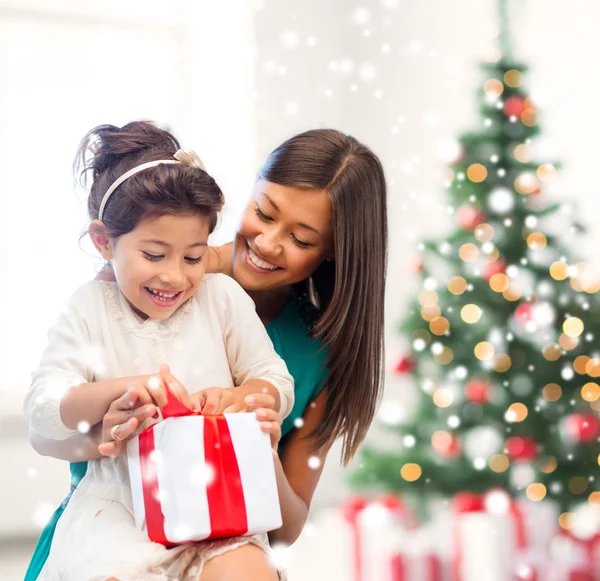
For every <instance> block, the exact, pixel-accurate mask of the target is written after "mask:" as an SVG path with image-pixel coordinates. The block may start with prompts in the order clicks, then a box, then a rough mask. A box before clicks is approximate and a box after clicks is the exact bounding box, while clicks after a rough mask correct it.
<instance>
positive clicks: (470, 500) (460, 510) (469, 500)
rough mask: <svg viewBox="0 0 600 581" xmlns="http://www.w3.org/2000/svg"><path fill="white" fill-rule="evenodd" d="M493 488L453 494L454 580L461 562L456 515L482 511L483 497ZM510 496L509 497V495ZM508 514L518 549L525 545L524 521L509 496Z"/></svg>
mask: <svg viewBox="0 0 600 581" xmlns="http://www.w3.org/2000/svg"><path fill="white" fill-rule="evenodd" d="M496 490H497V489H496ZM493 491H494V489H492V490H489V491H488V492H487V493H486V494H477V493H475V492H459V493H457V494H456V495H455V496H454V500H453V503H452V507H453V512H454V514H455V519H454V538H455V542H456V545H455V553H454V581H461V574H460V569H461V564H462V557H463V555H462V544H461V542H460V535H459V529H458V519H457V518H456V516H457V515H460V514H465V513H468V512H483V511H485V510H486V507H485V497H486V496H487V494H489V493H491V492H493ZM509 498H510V497H509ZM508 514H509V515H510V516H511V517H512V518H513V520H514V523H515V535H516V545H517V548H518V549H523V548H525V547H526V546H527V535H526V531H525V521H524V519H523V513H522V512H521V510H520V508H519V505H518V504H517V502H516V501H515V500H514V499H513V498H510V504H509V509H508Z"/></svg>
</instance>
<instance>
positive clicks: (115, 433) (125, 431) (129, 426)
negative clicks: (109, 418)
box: [104, 418, 139, 442]
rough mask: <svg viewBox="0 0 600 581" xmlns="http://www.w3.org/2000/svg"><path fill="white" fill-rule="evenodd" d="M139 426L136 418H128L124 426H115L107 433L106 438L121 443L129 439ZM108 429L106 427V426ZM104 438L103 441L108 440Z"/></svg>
mask: <svg viewBox="0 0 600 581" xmlns="http://www.w3.org/2000/svg"><path fill="white" fill-rule="evenodd" d="M138 426H139V421H138V419H137V418H129V419H128V420H127V421H126V422H125V423H124V424H116V425H114V426H113V427H112V428H111V429H110V430H109V431H108V438H110V439H111V440H115V441H118V442H121V441H123V440H126V439H127V438H129V437H130V436H131V435H132V434H133V432H135V430H136V429H137V427H138ZM107 428H108V426H107ZM108 438H107V437H105V438H104V439H105V440H108Z"/></svg>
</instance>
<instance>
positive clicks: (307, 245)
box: [292, 234, 312, 248]
mask: <svg viewBox="0 0 600 581" xmlns="http://www.w3.org/2000/svg"><path fill="white" fill-rule="evenodd" d="M292 240H293V241H294V244H296V246H299V247H300V248H310V247H311V246H312V244H311V243H310V242H302V240H298V238H296V237H295V236H294V235H293V234H292Z"/></svg>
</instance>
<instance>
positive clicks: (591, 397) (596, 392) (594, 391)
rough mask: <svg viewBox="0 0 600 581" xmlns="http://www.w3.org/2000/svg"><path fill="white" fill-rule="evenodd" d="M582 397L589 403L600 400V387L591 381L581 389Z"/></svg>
mask: <svg viewBox="0 0 600 581" xmlns="http://www.w3.org/2000/svg"><path fill="white" fill-rule="evenodd" d="M581 397H582V398H583V399H584V400H585V401H588V402H590V403H591V402H594V401H597V400H598V399H600V386H599V385H598V384H597V383H594V382H592V381H590V382H589V383H586V384H585V385H584V386H583V387H582V388H581Z"/></svg>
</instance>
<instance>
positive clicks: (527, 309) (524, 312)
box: [515, 303, 533, 325]
mask: <svg viewBox="0 0 600 581" xmlns="http://www.w3.org/2000/svg"><path fill="white" fill-rule="evenodd" d="M515 320H516V321H517V323H519V324H520V325H525V323H527V322H529V321H532V320H533V307H532V305H531V304H529V303H521V304H520V305H519V306H518V307H517V308H516V309H515Z"/></svg>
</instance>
